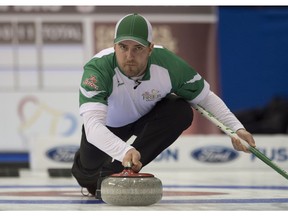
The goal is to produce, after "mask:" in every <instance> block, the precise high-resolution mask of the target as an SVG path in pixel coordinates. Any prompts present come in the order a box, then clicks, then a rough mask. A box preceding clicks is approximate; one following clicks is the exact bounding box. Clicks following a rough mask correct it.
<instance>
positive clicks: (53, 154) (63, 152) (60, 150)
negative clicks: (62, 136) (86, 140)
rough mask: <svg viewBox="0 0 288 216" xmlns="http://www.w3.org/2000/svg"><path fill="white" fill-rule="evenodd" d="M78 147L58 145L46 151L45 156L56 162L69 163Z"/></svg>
mask: <svg viewBox="0 0 288 216" xmlns="http://www.w3.org/2000/svg"><path fill="white" fill-rule="evenodd" d="M78 149H79V147H78V146H73V145H69V146H58V147H55V148H51V149H49V150H47V151H46V156H47V157H48V158H49V159H51V160H53V161H57V162H64V163H71V162H73V160H74V155H75V153H76V151H77V150H78Z"/></svg>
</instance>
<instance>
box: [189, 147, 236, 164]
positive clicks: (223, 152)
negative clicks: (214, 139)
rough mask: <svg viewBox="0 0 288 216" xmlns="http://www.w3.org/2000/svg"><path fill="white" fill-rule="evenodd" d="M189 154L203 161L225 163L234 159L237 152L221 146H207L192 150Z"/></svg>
mask: <svg viewBox="0 0 288 216" xmlns="http://www.w3.org/2000/svg"><path fill="white" fill-rule="evenodd" d="M191 156H192V157H193V158H194V159H196V160H198V161H201V162H204V163H226V162H229V161H232V160H235V159H236V158H237V157H238V152H236V151H234V150H233V149H231V148H227V147H223V146H207V147H201V148H198V149H196V150H194V151H192V152H191Z"/></svg>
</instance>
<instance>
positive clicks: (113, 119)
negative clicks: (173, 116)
mask: <svg viewBox="0 0 288 216" xmlns="http://www.w3.org/2000/svg"><path fill="white" fill-rule="evenodd" d="M208 92H209V84H208V83H207V82H206V81H205V80H204V79H203V78H202V77H201V76H200V75H199V74H198V73H197V72H196V71H195V70H194V69H193V68H191V66H189V64H188V63H187V62H185V61H184V60H183V59H181V58H180V57H178V56H177V55H175V54H174V53H172V52H170V51H169V50H167V49H165V48H163V47H161V46H154V49H153V51H152V54H151V55H150V57H149V61H148V65H147V69H146V72H145V74H144V76H143V78H142V79H141V80H139V81H138V82H137V81H135V80H133V79H131V78H129V77H127V76H126V75H125V74H124V73H123V72H121V70H120V68H119V67H118V66H117V62H116V56H115V53H114V48H108V49H105V50H103V51H101V52H99V53H98V54H96V55H95V56H94V57H93V58H92V59H91V60H90V61H89V62H88V63H87V64H86V65H85V66H84V73H83V76H82V80H81V85H80V98H79V99H80V115H81V114H83V113H84V112H86V111H89V110H95V108H96V107H97V104H99V103H101V104H104V105H107V106H108V107H107V117H106V125H107V126H110V127H121V126H124V125H127V124H130V123H132V122H134V121H136V120H138V119H139V118H140V117H142V116H143V115H145V114H147V113H148V112H149V111H150V110H151V109H152V108H153V107H154V106H155V104H156V103H157V102H158V101H160V100H161V99H162V98H164V97H165V96H166V95H167V94H170V93H174V94H176V95H178V96H180V97H182V98H184V99H186V100H187V101H189V102H190V103H197V102H198V101H200V100H201V99H203V98H204V97H205V96H206V95H207V94H208Z"/></svg>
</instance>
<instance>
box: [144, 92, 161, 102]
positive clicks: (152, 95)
mask: <svg viewBox="0 0 288 216" xmlns="http://www.w3.org/2000/svg"><path fill="white" fill-rule="evenodd" d="M142 97H143V100H146V101H154V100H157V99H159V98H161V94H159V91H158V90H155V89H152V90H151V92H148V91H146V92H144V93H143V94H142Z"/></svg>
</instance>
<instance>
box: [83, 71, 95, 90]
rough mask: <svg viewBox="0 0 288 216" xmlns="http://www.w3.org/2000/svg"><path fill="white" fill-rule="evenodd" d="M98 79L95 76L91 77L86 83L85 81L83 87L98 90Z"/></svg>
mask: <svg viewBox="0 0 288 216" xmlns="http://www.w3.org/2000/svg"><path fill="white" fill-rule="evenodd" d="M96 83H97V79H96V77H95V76H93V75H91V76H90V77H89V78H86V79H85V80H84V81H83V85H84V86H89V87H91V88H93V89H95V90H98V86H97V84H96Z"/></svg>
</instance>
